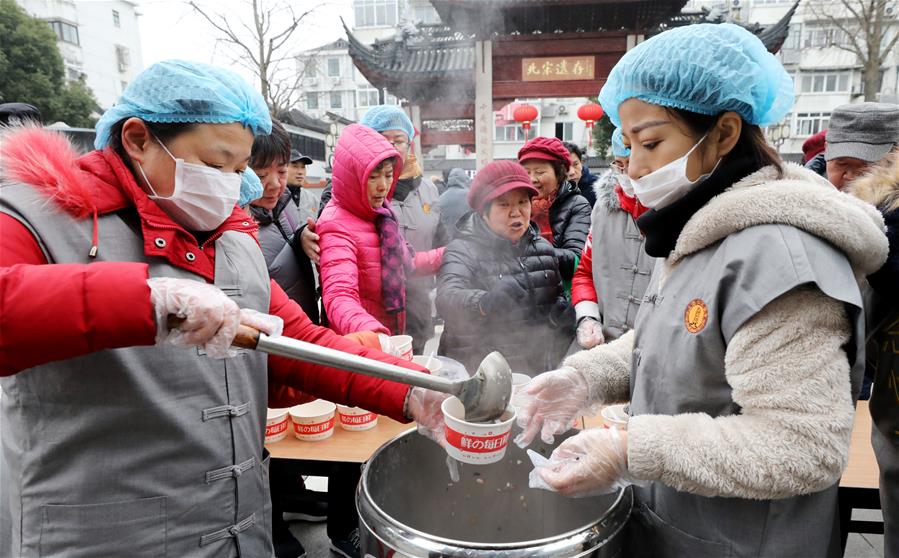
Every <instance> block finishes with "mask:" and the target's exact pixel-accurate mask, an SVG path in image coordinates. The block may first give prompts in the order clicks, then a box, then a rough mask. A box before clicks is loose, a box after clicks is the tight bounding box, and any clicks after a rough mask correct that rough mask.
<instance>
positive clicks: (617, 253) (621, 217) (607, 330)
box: [591, 190, 656, 342]
mask: <svg viewBox="0 0 899 558" xmlns="http://www.w3.org/2000/svg"><path fill="white" fill-rule="evenodd" d="M611 196H614V198H612V197H611ZM613 204H614V205H613ZM591 223H592V224H591V230H592V237H593V244H592V246H591V250H592V253H593V256H592V258H593V259H592V264H593V265H592V268H593V286H594V288H595V289H596V302H597V304H599V315H600V321H601V322H602V334H603V336H604V337H605V338H606V341H607V342H608V341H612V340H613V339H618V338H619V337H621V336H622V335H624V334H625V333H627V331H628V330H631V329H633V328H634V321H635V320H636V318H637V311H638V310H639V309H640V303H641V302H642V300H643V294H644V293H645V292H646V287H647V286H649V278H650V276H651V275H652V268H653V266H654V265H655V261H656V258H653V257H651V256H649V255H647V254H646V251H645V250H644V248H643V244H644V238H643V235H642V234H641V233H640V229H638V228H637V223H636V222H635V221H634V218H633V217H632V216H631V214H630V213H628V212H626V211H624V210H623V209H621V204H620V202H619V201H618V197H617V194H616V193H615V192H614V190H613V191H612V192H611V193H610V195H599V196H597V200H596V205H594V207H593V216H592V218H591Z"/></svg>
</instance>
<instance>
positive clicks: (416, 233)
mask: <svg viewBox="0 0 899 558" xmlns="http://www.w3.org/2000/svg"><path fill="white" fill-rule="evenodd" d="M439 198H440V193H439V192H438V191H437V186H435V185H434V183H433V182H431V181H430V180H428V179H426V178H424V177H421V181H420V182H419V184H418V187H417V188H415V189H414V190H412V191H411V192H409V195H408V196H407V197H406V199H405V200H403V201H399V200H397V199H393V200H391V202H390V208H391V209H393V212H394V213H395V214H396V219H397V222H398V223H399V226H400V233H401V234H402V235H403V238H405V239H406V242H408V243H409V245H411V246H412V248H413V249H415V251H416V252H427V251H428V250H430V249H432V248H433V247H434V236H435V235H436V234H437V225H439V224H440V208H439V206H438V205H437V200H438V199H439ZM435 286H436V281H435V278H434V276H426V277H409V278H407V279H406V333H407V334H409V335H411V336H412V338H413V339H414V342H413V343H414V348H415V350H416V352H421V351H422V350H423V349H424V344H425V343H426V342H427V340H428V339H430V338H431V337H432V336H433V335H434V322H433V320H432V318H431V310H432V305H431V296H430V293H431V291H432V290H433V289H434V288H435Z"/></svg>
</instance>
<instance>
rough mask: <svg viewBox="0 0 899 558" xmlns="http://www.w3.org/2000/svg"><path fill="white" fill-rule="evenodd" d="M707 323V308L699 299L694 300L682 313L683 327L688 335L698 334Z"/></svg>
mask: <svg viewBox="0 0 899 558" xmlns="http://www.w3.org/2000/svg"><path fill="white" fill-rule="evenodd" d="M708 321H709V307H708V306H706V305H705V302H703V301H702V300H700V299H698V298H697V299H694V300H692V301H690V304H688V305H687V310H686V311H685V312H684V325H685V326H687V331H689V332H690V333H699V332H700V331H702V330H703V329H705V325H706V324H707V323H708Z"/></svg>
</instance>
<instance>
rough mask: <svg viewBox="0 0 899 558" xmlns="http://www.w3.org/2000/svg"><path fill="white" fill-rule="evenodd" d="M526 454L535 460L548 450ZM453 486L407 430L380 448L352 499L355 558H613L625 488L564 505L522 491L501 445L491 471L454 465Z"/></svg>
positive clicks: (440, 455) (511, 451)
mask: <svg viewBox="0 0 899 558" xmlns="http://www.w3.org/2000/svg"><path fill="white" fill-rule="evenodd" d="M532 449H534V450H536V451H539V452H540V453H542V454H543V455H549V454H550V453H551V452H552V447H551V446H545V445H537V446H536V447H534V446H532ZM459 467H460V471H459V472H460V479H459V481H458V482H452V481H451V480H450V477H449V473H448V471H447V467H446V453H445V452H444V451H443V450H442V449H441V448H440V447H439V446H437V445H436V444H435V443H434V442H431V441H430V440H428V439H426V438H424V437H423V436H420V435H418V434H417V433H416V432H415V431H410V432H407V433H405V434H402V435H400V436H399V437H397V438H395V439H394V440H392V441H390V442H388V443H387V444H385V445H384V446H382V447H381V448H380V449H379V450H378V451H377V452H375V454H374V455H373V456H372V458H371V459H370V460H369V462H368V464H367V465H366V466H365V469H364V471H363V474H362V482H360V483H359V489H358V491H357V494H356V504H357V506H358V509H359V518H360V533H361V539H362V556H364V557H366V558H368V557H375V558H402V557H410V558H420V557H428V558H431V557H438V556H439V557H443V556H446V557H463V556H464V557H466V558H472V557H489V558H549V557H552V558H569V557H595V558H599V557H602V558H607V557H613V556H621V555H622V554H621V551H622V548H621V547H622V542H623V541H622V539H623V533H622V529H623V527H624V524H625V523H626V522H627V520H628V517H629V516H630V513H631V508H632V506H633V496H632V494H631V491H630V489H626V490H623V491H621V492H619V493H617V494H612V495H607V496H598V497H593V498H566V497H564V496H560V495H559V494H555V493H552V492H548V491H545V490H535V489H531V488H528V473H529V472H530V470H531V469H532V467H531V462H530V460H529V459H528V457H527V455H526V454H525V452H524V450H521V449H519V448H518V447H517V446H515V445H514V444H510V445H509V448H508V451H507V453H506V457H505V459H503V460H502V461H500V462H499V463H495V464H492V465H480V466H475V465H460V466H459Z"/></svg>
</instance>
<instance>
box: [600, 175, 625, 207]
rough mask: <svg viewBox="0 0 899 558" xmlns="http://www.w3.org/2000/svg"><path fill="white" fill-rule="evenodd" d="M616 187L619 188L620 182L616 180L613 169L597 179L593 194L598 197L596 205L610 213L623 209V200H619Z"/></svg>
mask: <svg viewBox="0 0 899 558" xmlns="http://www.w3.org/2000/svg"><path fill="white" fill-rule="evenodd" d="M615 186H618V181H617V180H616V179H615V173H613V172H612V169H609V170H607V171H606V172H604V173H602V174H601V175H599V176H597V177H596V181H595V182H594V183H593V193H594V194H595V195H596V203H597V204H599V206H600V207H604V208H606V209H608V210H609V211H615V210H616V209H621V200H619V199H618V192H616V191H615Z"/></svg>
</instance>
